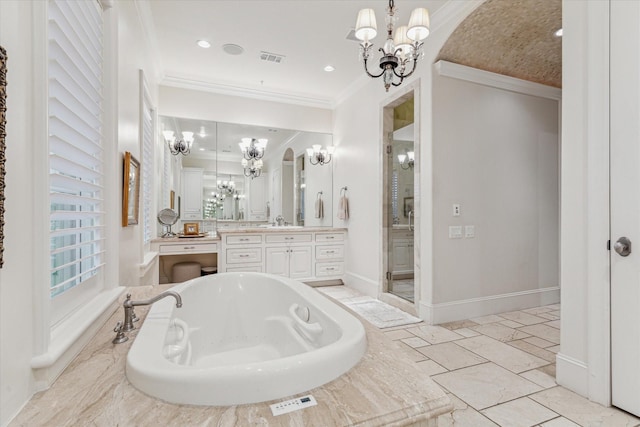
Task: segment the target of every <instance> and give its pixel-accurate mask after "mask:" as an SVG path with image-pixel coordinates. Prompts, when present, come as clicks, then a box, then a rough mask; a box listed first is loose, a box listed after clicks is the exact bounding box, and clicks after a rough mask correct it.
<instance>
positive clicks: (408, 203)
mask: <svg viewBox="0 0 640 427" xmlns="http://www.w3.org/2000/svg"><path fill="white" fill-rule="evenodd" d="M412 210H413V197H405V198H404V199H403V212H404V216H405V218H407V217H408V216H409V212H411V211H412Z"/></svg>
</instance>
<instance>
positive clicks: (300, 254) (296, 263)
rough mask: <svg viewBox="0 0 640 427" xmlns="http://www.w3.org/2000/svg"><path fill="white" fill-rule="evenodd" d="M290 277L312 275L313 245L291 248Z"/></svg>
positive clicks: (298, 277) (299, 277) (296, 277)
mask: <svg viewBox="0 0 640 427" xmlns="http://www.w3.org/2000/svg"><path fill="white" fill-rule="evenodd" d="M289 277H291V278H292V279H303V278H307V277H311V246H295V247H292V248H290V249H289Z"/></svg>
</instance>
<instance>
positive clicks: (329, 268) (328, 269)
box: [326, 267, 335, 271]
mask: <svg viewBox="0 0 640 427" xmlns="http://www.w3.org/2000/svg"><path fill="white" fill-rule="evenodd" d="M326 270H327V271H333V270H335V268H334V267H327V268H326Z"/></svg>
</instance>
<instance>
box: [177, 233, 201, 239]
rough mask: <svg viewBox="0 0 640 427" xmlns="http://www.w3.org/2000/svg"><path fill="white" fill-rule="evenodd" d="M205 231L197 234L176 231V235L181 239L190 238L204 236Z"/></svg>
mask: <svg viewBox="0 0 640 427" xmlns="http://www.w3.org/2000/svg"><path fill="white" fill-rule="evenodd" d="M206 235H207V233H198V234H182V233H178V237H180V238H181V239H192V238H194V237H205V236H206Z"/></svg>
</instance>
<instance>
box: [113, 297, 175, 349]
mask: <svg viewBox="0 0 640 427" xmlns="http://www.w3.org/2000/svg"><path fill="white" fill-rule="evenodd" d="M169 296H171V297H174V298H175V299H176V307H178V308H180V307H182V297H181V296H180V294H178V293H177V292H173V291H165V292H163V293H161V294H158V295H156V296H155V297H153V298H149V299H147V300H142V301H132V300H131V294H127V299H126V300H125V301H124V302H123V303H122V306H123V307H124V324H122V323H120V322H118V324H117V325H116V327H115V329H114V330H113V332H117V335H116V337H115V338H114V339H113V341H112V342H113V343H114V344H120V343H123V342H125V341H127V340H128V338H127V336H125V334H124V333H125V332H129V331H132V330H134V329H135V328H136V327H135V326H133V322H134V321H135V320H136V318H135V313H134V312H133V307H136V306H138V305H151V304H153V303H154V302H156V301H159V300H161V299H162V298H164V297H169Z"/></svg>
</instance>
